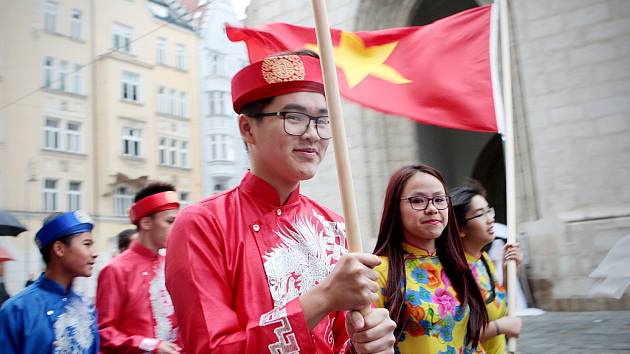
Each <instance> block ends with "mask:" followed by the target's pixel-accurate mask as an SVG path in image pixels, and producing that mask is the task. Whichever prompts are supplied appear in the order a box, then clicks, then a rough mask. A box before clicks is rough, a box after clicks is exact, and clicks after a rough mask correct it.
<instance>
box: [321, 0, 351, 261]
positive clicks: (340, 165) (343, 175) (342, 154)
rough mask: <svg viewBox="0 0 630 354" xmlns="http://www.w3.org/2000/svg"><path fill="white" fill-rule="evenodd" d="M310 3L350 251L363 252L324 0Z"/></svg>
mask: <svg viewBox="0 0 630 354" xmlns="http://www.w3.org/2000/svg"><path fill="white" fill-rule="evenodd" d="M311 2H312V5H313V14H314V16H315V31H316V33H317V45H318V47H319V52H320V56H321V63H322V74H323V77H324V91H325V92H326V102H327V105H328V115H329V116H330V117H331V127H332V133H333V134H332V135H333V145H334V147H335V162H336V164H337V178H338V180H339V189H340V191H341V201H342V205H343V215H344V218H345V223H346V235H347V237H348V248H349V249H350V252H363V243H362V242H361V232H360V229H359V215H358V213H357V204H356V198H355V194H354V186H353V184H352V170H351V168H350V158H349V156H348V155H349V154H348V145H347V143H346V127H345V125H344V120H343V113H342V110H341V95H340V93H339V84H338V82H337V69H336V66H335V59H334V57H333V48H332V39H331V37H330V26H329V25H328V16H327V15H326V2H325V0H312V1H311Z"/></svg>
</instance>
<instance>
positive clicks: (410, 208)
mask: <svg viewBox="0 0 630 354" xmlns="http://www.w3.org/2000/svg"><path fill="white" fill-rule="evenodd" d="M374 253H375V254H376V255H378V256H380V258H381V261H382V263H381V264H380V265H378V266H377V267H376V268H375V270H376V271H377V273H378V276H379V277H378V284H379V286H380V291H379V292H378V295H379V299H378V300H377V302H376V305H377V306H378V307H385V308H387V309H388V310H389V311H390V316H391V318H392V319H393V320H394V321H395V322H396V325H397V327H396V330H395V332H394V335H395V336H396V353H403V354H404V353H434V354H438V353H454V354H455V353H473V352H479V353H483V350H482V348H481V346H480V345H478V343H479V338H480V335H481V332H482V329H483V328H484V327H486V325H487V323H488V315H487V312H486V307H485V303H484V301H483V298H482V296H481V292H480V291H479V287H477V283H476V282H475V279H474V278H473V275H472V273H471V271H470V269H469V268H468V264H467V263H466V258H465V256H464V250H463V248H462V243H461V238H460V237H459V234H458V231H457V225H456V223H455V215H454V214H453V211H452V208H451V207H450V197H449V195H448V191H447V189H446V185H445V182H444V178H443V177H442V175H441V174H440V172H438V171H437V170H435V169H434V168H432V167H430V166H427V165H411V166H405V167H403V168H401V169H400V170H398V171H397V172H395V173H394V175H393V176H392V177H391V179H390V181H389V185H388V186H387V191H386V194H385V203H384V207H383V216H382V218H381V225H380V229H379V233H378V240H377V242H376V247H375V250H374Z"/></svg>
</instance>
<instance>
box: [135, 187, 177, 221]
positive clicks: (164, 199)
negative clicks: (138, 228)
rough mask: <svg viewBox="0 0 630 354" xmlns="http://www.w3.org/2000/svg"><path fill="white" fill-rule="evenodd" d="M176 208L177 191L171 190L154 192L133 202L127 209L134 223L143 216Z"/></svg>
mask: <svg viewBox="0 0 630 354" xmlns="http://www.w3.org/2000/svg"><path fill="white" fill-rule="evenodd" d="M177 208H179V200H178V199H177V193H175V192H173V191H166V192H162V193H156V194H153V195H150V196H148V197H146V198H142V199H141V200H139V201H137V202H136V203H134V204H133V205H132V206H131V209H129V219H130V220H131V223H132V224H135V223H137V222H138V220H140V219H142V218H143V217H145V216H148V215H153V214H155V213H159V212H161V211H164V210H171V209H177Z"/></svg>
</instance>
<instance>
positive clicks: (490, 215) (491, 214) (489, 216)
mask: <svg viewBox="0 0 630 354" xmlns="http://www.w3.org/2000/svg"><path fill="white" fill-rule="evenodd" d="M484 215H485V217H486V220H488V219H494V215H495V214H494V208H488V209H486V210H484V211H482V212H480V213H479V214H477V215H474V216H471V217H469V218H466V219H464V221H468V220H472V219H476V218H480V217H482V216H484Z"/></svg>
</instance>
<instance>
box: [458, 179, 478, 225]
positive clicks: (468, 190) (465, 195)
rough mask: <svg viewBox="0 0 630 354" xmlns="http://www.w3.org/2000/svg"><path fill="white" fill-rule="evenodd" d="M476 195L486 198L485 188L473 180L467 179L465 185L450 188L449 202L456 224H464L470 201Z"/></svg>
mask: <svg viewBox="0 0 630 354" xmlns="http://www.w3.org/2000/svg"><path fill="white" fill-rule="evenodd" d="M476 195H480V196H482V197H484V198H486V190H485V189H484V188H483V186H482V185H481V184H480V183H479V182H477V181H475V180H469V181H468V182H467V183H466V184H465V185H463V186H458V187H455V188H453V189H451V204H452V206H453V211H454V212H455V218H457V225H459V226H460V227H461V226H464V225H465V224H466V213H468V210H470V202H471V201H472V199H473V198H474V197H475V196H476Z"/></svg>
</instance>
